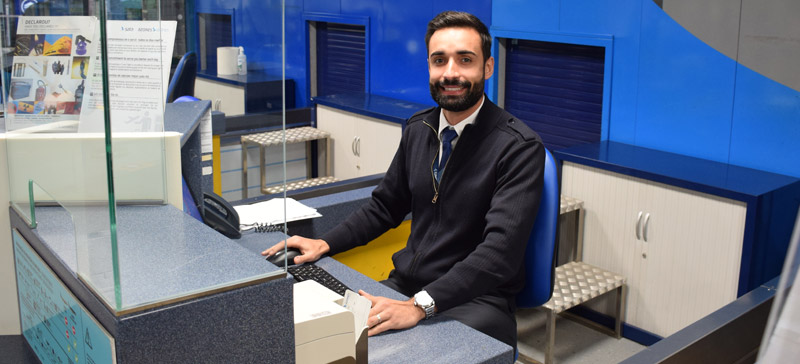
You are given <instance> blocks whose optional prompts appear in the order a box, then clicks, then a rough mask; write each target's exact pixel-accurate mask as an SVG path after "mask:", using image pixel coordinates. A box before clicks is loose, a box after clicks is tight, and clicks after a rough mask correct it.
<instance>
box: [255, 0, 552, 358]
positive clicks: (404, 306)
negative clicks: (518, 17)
mask: <svg viewBox="0 0 800 364" xmlns="http://www.w3.org/2000/svg"><path fill="white" fill-rule="evenodd" d="M426 44H427V49H428V71H429V73H430V90H431V96H432V97H433V99H434V100H435V101H436V103H437V104H438V105H439V107H437V108H431V109H428V110H424V111H421V112H419V113H417V114H415V115H414V116H412V117H411V118H410V119H409V120H408V122H407V126H406V128H405V130H404V132H403V137H402V139H401V141H400V146H399V148H398V150H397V153H396V154H395V157H394V159H393V161H392V163H391V165H390V166H389V169H388V171H387V172H386V175H385V177H384V178H383V180H382V181H381V183H380V184H379V185H378V187H376V188H375V190H374V191H373V193H372V198H371V199H370V201H369V202H367V203H366V204H364V206H362V207H361V208H360V209H359V210H357V211H356V212H354V213H353V214H352V215H351V216H349V217H348V218H347V219H346V220H345V221H344V222H342V223H341V224H339V225H338V226H337V227H335V228H333V229H332V230H331V231H329V232H328V233H326V234H324V236H322V239H319V240H312V239H306V238H303V237H299V236H293V237H291V238H289V239H288V240H287V244H288V246H289V247H293V248H299V249H300V251H301V252H302V255H300V256H298V257H296V258H295V260H294V262H295V263H297V264H300V263H304V262H310V261H315V260H317V259H319V258H320V257H321V256H322V255H323V254H331V255H332V254H335V253H339V252H342V251H345V250H348V249H350V248H353V247H355V246H358V245H363V244H366V243H367V242H369V241H371V240H372V239H374V238H376V237H378V236H379V235H380V234H382V233H383V232H385V231H386V230H388V229H390V228H393V227H396V226H397V225H399V224H400V223H401V222H402V221H403V219H404V218H405V216H406V215H407V214H408V213H409V212H411V213H412V224H411V235H410V236H409V238H408V242H407V245H406V247H405V248H403V249H402V250H400V251H398V252H397V253H395V254H394V255H393V256H392V260H393V262H394V270H392V272H391V273H390V275H389V278H388V279H387V280H386V281H384V282H383V283H384V284H386V285H387V286H389V287H391V288H393V289H395V290H397V291H398V292H401V293H403V294H405V295H407V296H412V298H411V299H409V300H407V301H397V300H391V299H388V298H385V297H374V296H371V295H369V294H368V293H366V292H363V291H360V292H359V293H360V294H361V295H363V296H365V297H366V298H368V299H370V301H372V309H371V310H370V317H369V319H368V322H367V324H368V325H369V326H370V329H369V335H375V334H378V333H381V332H383V331H386V330H391V329H403V328H408V327H413V326H414V325H416V324H417V323H418V322H419V321H420V320H422V319H426V318H429V317H431V316H433V315H436V314H441V315H443V316H448V317H452V318H455V319H456V320H459V321H461V322H463V323H465V324H467V325H469V326H471V327H473V328H475V329H477V330H480V331H482V332H484V333H486V334H487V335H490V336H492V337H495V338H497V339H498V340H500V341H503V342H505V343H507V344H508V345H510V346H512V347H514V348H516V321H515V319H514V310H515V309H516V306H515V296H516V294H517V293H518V292H519V291H520V290H521V289H522V287H523V285H524V277H523V273H524V266H523V263H524V262H523V256H524V252H525V246H526V244H527V238H528V236H529V235H530V232H531V229H532V227H533V222H534V220H535V218H536V211H537V210H538V206H539V200H540V197H541V191H542V175H543V173H544V172H543V171H544V168H543V166H544V147H543V145H542V143H541V140H540V138H539V136H538V135H536V133H534V132H533V131H531V130H530V129H529V128H528V127H527V126H525V124H524V123H523V122H521V121H520V120H518V119H516V118H514V117H513V116H512V115H510V114H509V113H507V112H505V111H504V110H502V109H501V108H499V107H497V106H496V105H495V104H493V103H492V102H491V101H489V100H488V99H487V98H486V97H485V95H484V94H483V89H484V82H485V80H487V79H488V78H489V77H491V76H492V73H493V72H494V59H493V58H492V57H491V56H490V49H491V37H490V35H489V32H488V29H487V28H486V26H485V25H484V24H483V23H482V22H481V21H480V20H479V19H478V18H476V17H475V16H473V15H471V14H467V13H460V12H444V13H441V14H439V15H437V16H436V17H435V18H434V19H433V20H431V22H430V23H429V24H428V31H427V34H426ZM447 129H450V131H447ZM441 135H446V136H445V137H440V136H441ZM448 156H449V158H448ZM282 248H283V244H282V243H280V244H277V245H275V246H273V247H271V248H269V249H267V250H265V251H264V252H263V253H262V254H264V255H272V254H274V253H275V252H277V251H278V250H279V249H282Z"/></svg>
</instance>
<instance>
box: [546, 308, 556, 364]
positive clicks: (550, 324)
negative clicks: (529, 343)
mask: <svg viewBox="0 0 800 364" xmlns="http://www.w3.org/2000/svg"><path fill="white" fill-rule="evenodd" d="M545 336H546V338H545V340H547V343H546V344H545V348H544V364H552V363H553V347H555V345H556V314H555V313H554V312H553V310H548V311H547V324H546V325H545Z"/></svg>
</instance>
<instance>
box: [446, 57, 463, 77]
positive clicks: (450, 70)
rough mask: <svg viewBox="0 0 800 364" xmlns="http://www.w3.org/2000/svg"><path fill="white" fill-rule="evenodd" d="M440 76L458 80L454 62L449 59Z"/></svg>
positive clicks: (456, 66)
mask: <svg viewBox="0 0 800 364" xmlns="http://www.w3.org/2000/svg"><path fill="white" fill-rule="evenodd" d="M442 76H444V78H458V76H459V73H458V65H457V64H456V61H455V60H453V59H451V60H449V61H448V62H447V66H445V69H444V74H443V75H442Z"/></svg>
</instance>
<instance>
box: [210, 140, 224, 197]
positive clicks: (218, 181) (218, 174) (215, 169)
mask: <svg viewBox="0 0 800 364" xmlns="http://www.w3.org/2000/svg"><path fill="white" fill-rule="evenodd" d="M219 154H220V141H219V135H214V136H213V137H211V155H212V157H211V158H212V161H211V176H212V177H213V178H212V180H213V181H214V193H216V194H218V195H220V196H222V162H221V161H222V158H221V157H220V155H219Z"/></svg>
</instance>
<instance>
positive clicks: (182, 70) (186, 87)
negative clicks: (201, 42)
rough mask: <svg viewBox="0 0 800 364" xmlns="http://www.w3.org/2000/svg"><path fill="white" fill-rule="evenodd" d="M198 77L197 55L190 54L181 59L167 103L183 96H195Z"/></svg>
mask: <svg viewBox="0 0 800 364" xmlns="http://www.w3.org/2000/svg"><path fill="white" fill-rule="evenodd" d="M196 76H197V54H195V53H194V52H188V53H186V54H184V55H183V57H181V60H180V61H179V62H178V67H176V68H175V73H174V74H173V75H172V79H170V80H169V88H168V89H167V102H173V101H175V99H177V98H179V97H181V96H194V79H195V77H196Z"/></svg>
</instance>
